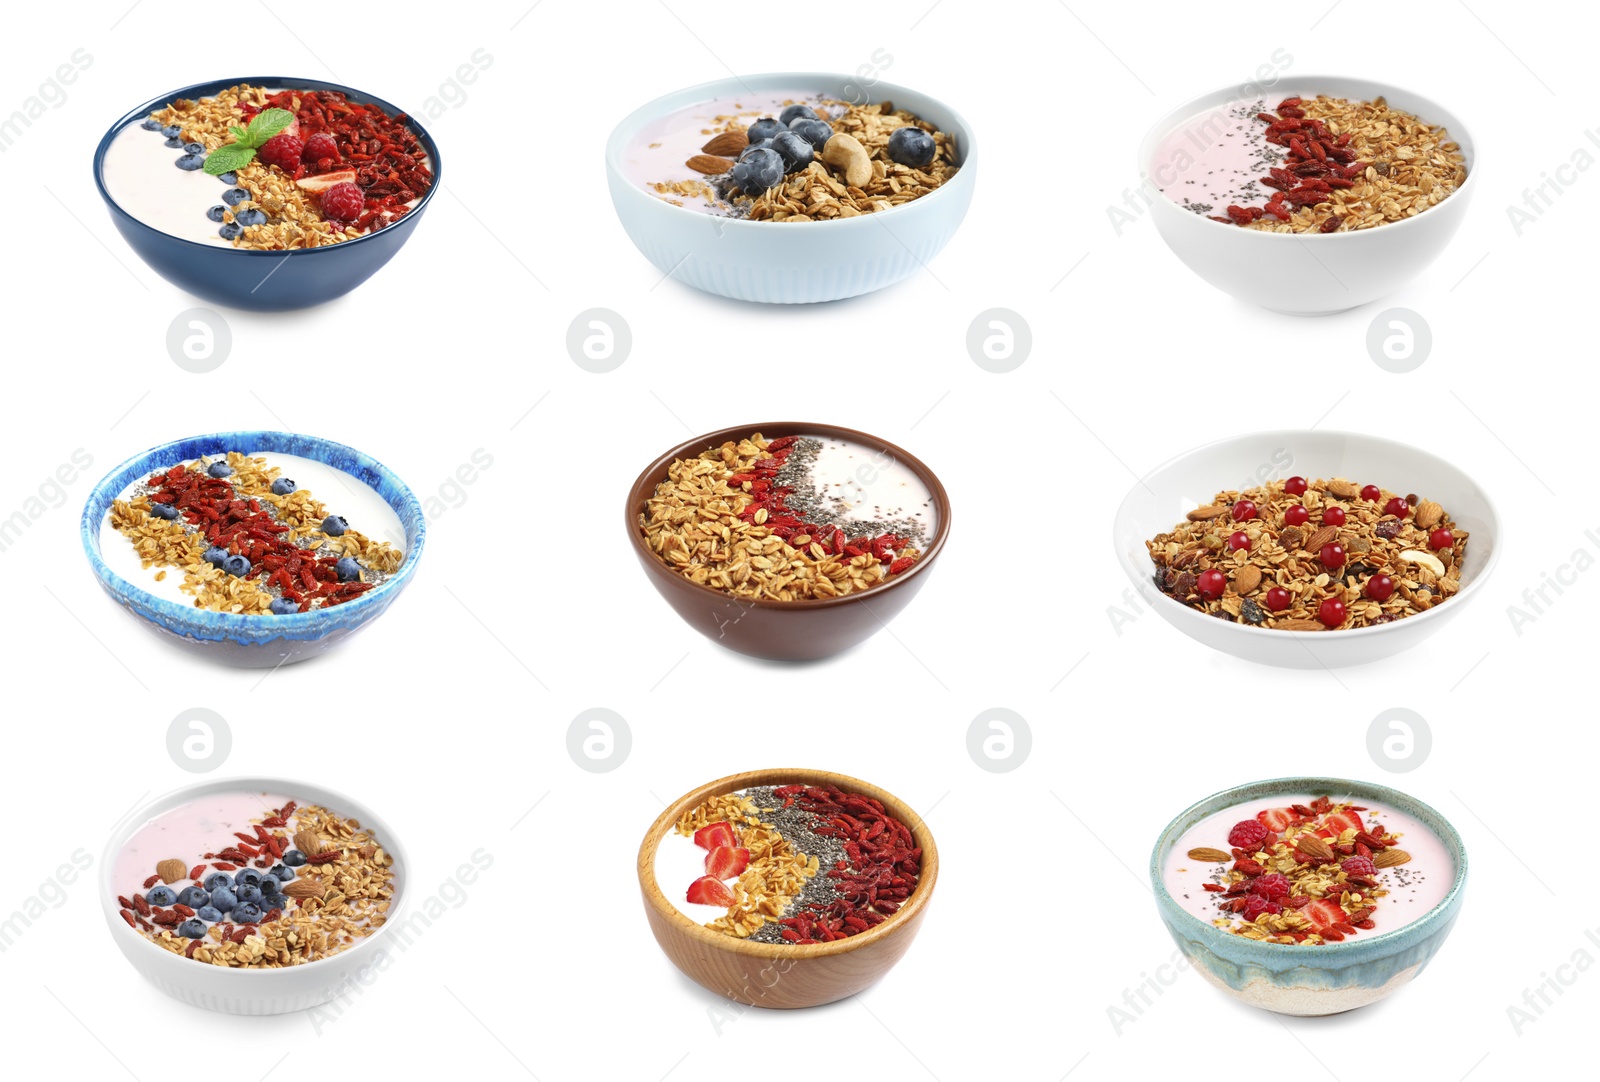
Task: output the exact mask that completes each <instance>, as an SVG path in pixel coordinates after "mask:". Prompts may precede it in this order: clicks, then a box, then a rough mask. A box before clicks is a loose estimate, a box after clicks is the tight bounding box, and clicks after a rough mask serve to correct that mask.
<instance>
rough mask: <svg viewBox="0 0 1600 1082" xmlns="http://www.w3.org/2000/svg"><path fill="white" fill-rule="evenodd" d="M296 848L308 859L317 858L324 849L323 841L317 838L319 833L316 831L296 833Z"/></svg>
mask: <svg viewBox="0 0 1600 1082" xmlns="http://www.w3.org/2000/svg"><path fill="white" fill-rule="evenodd" d="M294 847H295V848H296V849H298V850H300V852H302V853H304V854H305V855H306V856H308V857H314V856H316V855H317V854H318V853H320V852H322V850H323V848H324V846H323V844H322V839H321V838H319V837H317V832H316V831H314V830H297V831H295V832H294Z"/></svg>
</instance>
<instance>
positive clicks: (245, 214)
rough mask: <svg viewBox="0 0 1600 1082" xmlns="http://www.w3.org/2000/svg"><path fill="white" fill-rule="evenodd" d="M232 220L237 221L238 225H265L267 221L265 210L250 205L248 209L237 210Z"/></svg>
mask: <svg viewBox="0 0 1600 1082" xmlns="http://www.w3.org/2000/svg"><path fill="white" fill-rule="evenodd" d="M233 220H234V221H236V222H238V223H239V224H240V225H265V224H266V221H267V212H266V211H264V210H258V209H257V208H255V207H251V208H250V209H249V210H241V211H239V212H238V213H237V214H235V215H234V216H233Z"/></svg>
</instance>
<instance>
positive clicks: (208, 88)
mask: <svg viewBox="0 0 1600 1082" xmlns="http://www.w3.org/2000/svg"><path fill="white" fill-rule="evenodd" d="M240 83H249V84H251V85H252V86H262V87H292V88H294V89H296V90H337V91H341V92H342V93H344V94H345V95H347V96H348V97H349V99H350V100H351V101H354V102H360V103H370V104H372V105H376V106H379V107H380V108H382V109H383V110H384V111H385V112H386V113H388V114H389V115H390V116H394V115H396V114H398V113H402V112H404V110H402V109H398V108H396V107H395V106H393V105H391V104H389V103H388V102H386V101H384V100H383V99H382V98H375V97H373V96H372V95H370V94H364V93H362V92H361V91H359V90H354V89H352V88H350V87H347V86H340V85H339V84H338V83H328V82H323V81H322V80H320V79H301V78H286V77H283V76H248V77H242V78H236V79H213V80H211V81H210V82H206V83H196V84H194V85H193V86H186V87H182V88H180V89H178V90H174V91H172V92H171V93H169V94H163V95H161V96H160V97H159V98H153V99H151V100H150V101H147V102H145V103H144V104H143V105H141V106H139V107H138V108H137V109H134V110H132V111H131V112H129V113H128V114H127V115H126V116H124V117H123V118H122V119H121V120H118V121H117V122H116V123H115V124H113V125H111V128H110V130H109V131H107V132H106V134H105V137H104V138H102V139H101V140H100V145H99V146H98V147H96V148H95V152H94V184H95V188H96V189H97V190H98V191H99V192H100V198H101V199H104V200H105V203H106V208H107V209H108V210H109V211H110V212H111V221H112V224H113V225H115V226H116V227H117V232H119V233H121V234H122V239H123V240H126V241H127V242H128V245H129V247H131V248H132V249H133V250H134V251H135V252H136V253H138V255H139V258H140V259H142V260H144V261H145V262H146V263H148V264H149V265H150V268H151V269H152V270H154V271H155V272H156V273H157V274H159V275H161V277H163V278H165V279H166V280H167V281H169V282H171V283H172V284H173V285H175V286H177V287H178V288H179V289H183V290H187V291H188V292H190V293H193V294H194V295H195V296H197V297H203V298H204V299H206V300H208V301H212V302H213V303H216V304H221V305H227V306H230V307H233V308H244V309H248V310H250V311H256V312H276V311H282V310H285V309H290V308H308V307H310V306H311V305H314V304H321V303H323V302H324V301H330V300H333V299H334V298H335V297H342V296H344V294H346V293H348V292H350V291H351V290H352V289H354V288H355V287H356V286H358V285H360V284H361V283H362V282H365V281H366V280H367V279H368V278H370V277H372V275H373V274H374V273H376V272H377V270H378V268H379V267H382V266H383V265H384V264H385V263H387V262H389V260H390V259H392V258H394V254H395V253H396V252H398V251H399V250H400V247H401V245H403V244H405V242H406V241H407V240H409V239H410V237H411V232H412V230H414V229H416V227H417V222H418V221H419V220H421V218H422V212H423V211H424V210H426V209H427V208H428V204H429V203H430V202H431V201H432V200H433V195H434V193H435V192H437V191H438V190H439V178H440V176H441V170H440V163H439V148H438V146H437V145H436V144H435V143H434V141H433V137H432V136H431V135H429V134H428V133H427V131H425V130H424V129H423V127H422V125H421V124H418V123H417V121H416V119H415V118H414V117H412V116H411V115H410V114H409V113H408V114H406V123H407V125H409V126H410V128H411V130H412V131H413V132H415V133H416V135H417V139H418V141H419V142H421V144H422V146H423V147H424V148H425V149H426V150H427V152H428V156H429V158H431V159H432V169H433V177H434V183H433V186H432V187H431V188H429V189H428V190H427V191H426V192H424V193H423V195H422V199H421V200H419V201H418V203H417V205H416V206H415V207H413V208H412V209H411V212H410V213H408V214H407V215H405V217H403V218H401V219H400V220H399V221H398V222H396V223H394V224H393V225H390V226H386V227H385V228H383V229H380V230H378V231H376V232H374V233H368V234H366V235H365V236H362V237H357V238H356V239H354V240H347V241H340V242H339V243H338V244H330V245H328V246H326V247H323V248H307V249H303V250H296V251H293V252H262V251H252V250H248V249H242V248H234V247H232V246H231V245H226V244H207V243H201V242H199V241H192V240H184V239H183V238H181V237H175V236H173V235H172V234H170V233H163V232H162V231H161V230H159V229H155V228H153V227H152V226H148V225H146V224H144V223H143V222H141V221H139V220H138V219H137V218H135V217H133V215H131V214H129V213H128V212H127V211H125V210H123V209H122V207H120V206H119V205H118V204H117V202H116V200H115V199H113V198H112V197H111V193H110V192H108V191H107V190H106V184H105V177H104V176H103V172H104V167H105V157H106V148H107V147H109V146H110V145H111V140H112V139H114V138H115V137H116V135H117V133H118V132H120V131H122V129H123V128H124V127H126V126H127V125H129V124H137V123H139V122H140V121H141V120H143V119H144V118H145V117H146V116H149V115H150V112H151V110H153V109H159V108H162V107H163V106H165V105H166V104H167V103H168V102H171V101H173V100H175V99H177V98H203V97H207V96H209V95H211V94H215V93H216V92H217V91H219V90H226V89H227V88H228V87H230V86H237V85H239V84H240Z"/></svg>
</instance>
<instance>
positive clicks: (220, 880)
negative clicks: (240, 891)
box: [206, 872, 233, 891]
mask: <svg viewBox="0 0 1600 1082" xmlns="http://www.w3.org/2000/svg"><path fill="white" fill-rule="evenodd" d="M232 888H233V876H231V875H229V874H228V873H227V872H212V873H211V874H210V875H208V876H206V889H207V890H210V891H216V890H231V889H232Z"/></svg>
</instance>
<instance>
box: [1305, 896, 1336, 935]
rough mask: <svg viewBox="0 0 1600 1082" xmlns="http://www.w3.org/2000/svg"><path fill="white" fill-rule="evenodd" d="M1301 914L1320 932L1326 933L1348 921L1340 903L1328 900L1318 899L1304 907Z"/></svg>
mask: <svg viewBox="0 0 1600 1082" xmlns="http://www.w3.org/2000/svg"><path fill="white" fill-rule="evenodd" d="M1300 912H1301V914H1302V915H1304V917H1305V918H1306V919H1307V920H1309V921H1310V922H1311V924H1312V927H1314V928H1316V930H1317V931H1318V932H1326V931H1328V930H1329V929H1331V928H1332V927H1333V926H1334V925H1335V924H1343V923H1344V922H1345V921H1346V920H1347V919H1348V918H1347V917H1346V916H1345V913H1344V910H1343V909H1341V908H1340V907H1339V903H1338V902H1335V901H1331V900H1330V899H1327V898H1318V899H1317V900H1316V901H1314V902H1312V903H1311V904H1310V905H1307V906H1305V907H1303V908H1302V909H1301V910H1300Z"/></svg>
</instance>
